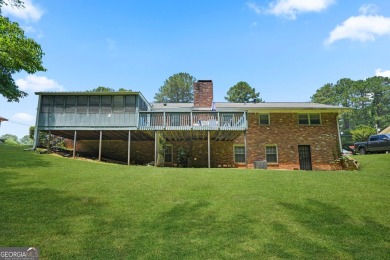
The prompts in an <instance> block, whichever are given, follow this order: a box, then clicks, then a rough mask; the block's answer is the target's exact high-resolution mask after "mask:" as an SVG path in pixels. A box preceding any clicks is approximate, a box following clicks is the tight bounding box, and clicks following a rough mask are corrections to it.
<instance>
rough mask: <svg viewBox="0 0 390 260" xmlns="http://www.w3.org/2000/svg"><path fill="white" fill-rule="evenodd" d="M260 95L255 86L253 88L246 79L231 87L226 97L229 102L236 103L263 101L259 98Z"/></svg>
mask: <svg viewBox="0 0 390 260" xmlns="http://www.w3.org/2000/svg"><path fill="white" fill-rule="evenodd" d="M259 96H260V92H257V93H256V89H255V88H251V86H250V85H249V84H248V83H246V82H245V81H240V82H238V83H237V84H236V85H234V86H233V87H231V88H230V89H229V91H228V92H227V96H226V97H225V99H226V100H227V101H229V102H235V103H245V102H253V101H255V102H263V100H262V99H261V98H259Z"/></svg>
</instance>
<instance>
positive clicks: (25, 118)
mask: <svg viewBox="0 0 390 260" xmlns="http://www.w3.org/2000/svg"><path fill="white" fill-rule="evenodd" d="M11 120H12V121H15V122H21V123H34V121H35V116H32V115H30V114H27V113H16V114H15V115H13V116H12V118H11Z"/></svg>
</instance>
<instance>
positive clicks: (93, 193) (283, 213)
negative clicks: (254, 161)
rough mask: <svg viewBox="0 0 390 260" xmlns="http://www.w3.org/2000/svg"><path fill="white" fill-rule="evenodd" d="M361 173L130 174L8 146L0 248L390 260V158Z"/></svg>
mask: <svg viewBox="0 0 390 260" xmlns="http://www.w3.org/2000/svg"><path fill="white" fill-rule="evenodd" d="M356 159H357V160H358V161H359V162H360V163H361V164H362V170H361V171H358V172H356V171H355V172H344V171H341V172H315V171H312V172H305V171H267V170H243V169H180V168H176V169H173V168H155V167H135V166H133V167H129V166H123V165H113V164H106V163H97V162H91V161H83V160H73V159H68V158H62V157H58V156H54V155H45V154H37V153H34V152H31V151H30V152H27V151H23V148H21V147H18V146H9V145H0V211H1V213H0V230H1V231H0V232H1V236H0V246H14V247H22V246H35V247H38V248H39V249H40V252H41V258H42V259H47V258H49V259H64V258H74V259H76V258H77V259H83V258H101V259H113V258H119V259H124V258H129V259H134V258H141V259H183V258H191V259H200V258H201V259H204V258H205V259H264V258H273V259H278V258H307V259H313V258H317V259H321V258H325V259H335V258H336V259H389V258H390V154H380V155H366V156H356Z"/></svg>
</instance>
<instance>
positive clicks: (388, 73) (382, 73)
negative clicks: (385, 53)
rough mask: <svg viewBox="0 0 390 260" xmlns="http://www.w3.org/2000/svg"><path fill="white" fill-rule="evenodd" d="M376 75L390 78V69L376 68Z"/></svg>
mask: <svg viewBox="0 0 390 260" xmlns="http://www.w3.org/2000/svg"><path fill="white" fill-rule="evenodd" d="M375 76H382V77H388V78H390V70H382V69H376V70H375Z"/></svg>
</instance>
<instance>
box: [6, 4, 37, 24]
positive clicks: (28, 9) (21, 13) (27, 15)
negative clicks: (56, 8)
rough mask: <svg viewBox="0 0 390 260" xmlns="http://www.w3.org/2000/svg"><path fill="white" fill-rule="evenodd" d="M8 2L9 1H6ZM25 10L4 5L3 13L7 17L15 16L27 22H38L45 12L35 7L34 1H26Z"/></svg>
mask: <svg viewBox="0 0 390 260" xmlns="http://www.w3.org/2000/svg"><path fill="white" fill-rule="evenodd" d="M6 1H7V0H6ZM23 2H24V8H16V7H12V5H10V4H8V5H4V6H3V7H2V12H3V14H4V15H5V16H9V15H11V16H14V17H16V18H20V19H23V20H25V21H27V22H30V21H33V22H37V21H39V19H41V17H42V15H43V13H44V11H43V10H42V9H41V8H39V7H38V6H36V5H34V4H33V2H32V0H24V1H23Z"/></svg>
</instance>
